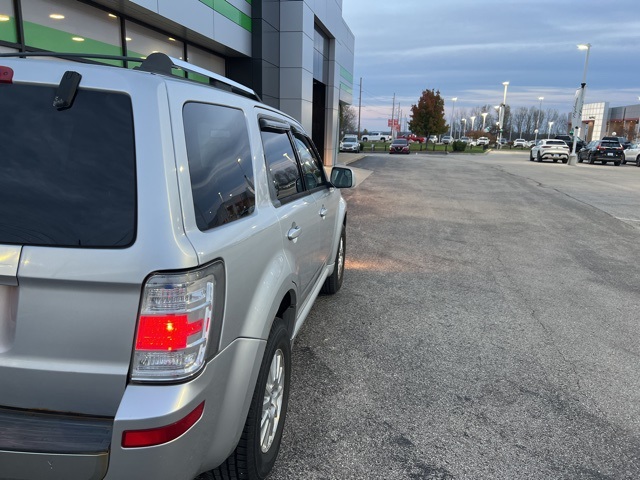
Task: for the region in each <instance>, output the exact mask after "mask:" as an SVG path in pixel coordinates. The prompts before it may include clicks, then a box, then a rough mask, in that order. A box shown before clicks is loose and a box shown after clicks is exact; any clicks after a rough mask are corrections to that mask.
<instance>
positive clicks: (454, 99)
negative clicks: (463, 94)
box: [449, 97, 458, 137]
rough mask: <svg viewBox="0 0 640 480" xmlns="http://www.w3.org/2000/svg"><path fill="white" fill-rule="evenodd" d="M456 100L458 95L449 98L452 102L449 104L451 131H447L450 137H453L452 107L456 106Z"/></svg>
mask: <svg viewBox="0 0 640 480" xmlns="http://www.w3.org/2000/svg"><path fill="white" fill-rule="evenodd" d="M456 100H458V97H453V98H452V99H451V101H452V102H453V103H452V104H451V131H450V132H449V135H451V137H453V109H454V108H456Z"/></svg>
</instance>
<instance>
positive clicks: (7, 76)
mask: <svg viewBox="0 0 640 480" xmlns="http://www.w3.org/2000/svg"><path fill="white" fill-rule="evenodd" d="M0 83H13V70H12V69H11V68H9V67H3V66H1V65H0Z"/></svg>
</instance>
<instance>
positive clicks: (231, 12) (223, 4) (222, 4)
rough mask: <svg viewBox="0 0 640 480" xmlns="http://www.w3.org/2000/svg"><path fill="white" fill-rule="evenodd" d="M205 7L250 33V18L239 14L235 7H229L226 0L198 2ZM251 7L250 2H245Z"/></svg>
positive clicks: (241, 13) (244, 14)
mask: <svg viewBox="0 0 640 480" xmlns="http://www.w3.org/2000/svg"><path fill="white" fill-rule="evenodd" d="M200 3H203V4H204V5H206V6H207V7H209V8H211V9H213V10H214V11H216V12H218V13H219V14H220V15H222V16H223V17H226V18H228V19H229V20H231V21H232V22H233V23H235V24H237V25H239V26H241V27H242V28H244V29H245V30H247V31H248V32H250V31H251V17H250V16H249V15H247V14H246V13H243V12H241V11H240V10H238V9H237V8H236V7H234V6H233V5H231V4H230V3H229V2H227V0H200ZM247 3H248V4H249V5H251V2H250V1H247Z"/></svg>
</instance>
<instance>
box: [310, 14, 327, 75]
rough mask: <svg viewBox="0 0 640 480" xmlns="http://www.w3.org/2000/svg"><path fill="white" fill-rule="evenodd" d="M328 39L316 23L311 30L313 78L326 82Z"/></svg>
mask: <svg viewBox="0 0 640 480" xmlns="http://www.w3.org/2000/svg"><path fill="white" fill-rule="evenodd" d="M328 62H329V39H328V38H327V36H326V35H325V34H324V33H323V32H322V31H321V30H320V29H319V28H318V26H317V25H316V27H315V29H314V31H313V78H314V79H315V80H318V81H319V82H322V83H324V84H325V85H326V84H328V83H329V82H328V79H329V74H328V71H329V69H328V67H327V64H328Z"/></svg>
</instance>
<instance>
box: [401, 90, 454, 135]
mask: <svg viewBox="0 0 640 480" xmlns="http://www.w3.org/2000/svg"><path fill="white" fill-rule="evenodd" d="M409 130H411V131H412V132H413V133H415V134H416V135H421V136H425V137H428V136H429V135H441V134H443V133H445V132H446V131H447V124H446V122H445V119H444V100H443V98H442V97H441V96H440V91H439V90H438V91H434V90H433V89H431V90H424V91H423V92H422V96H421V97H420V100H418V104H417V105H411V120H410V121H409Z"/></svg>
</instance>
